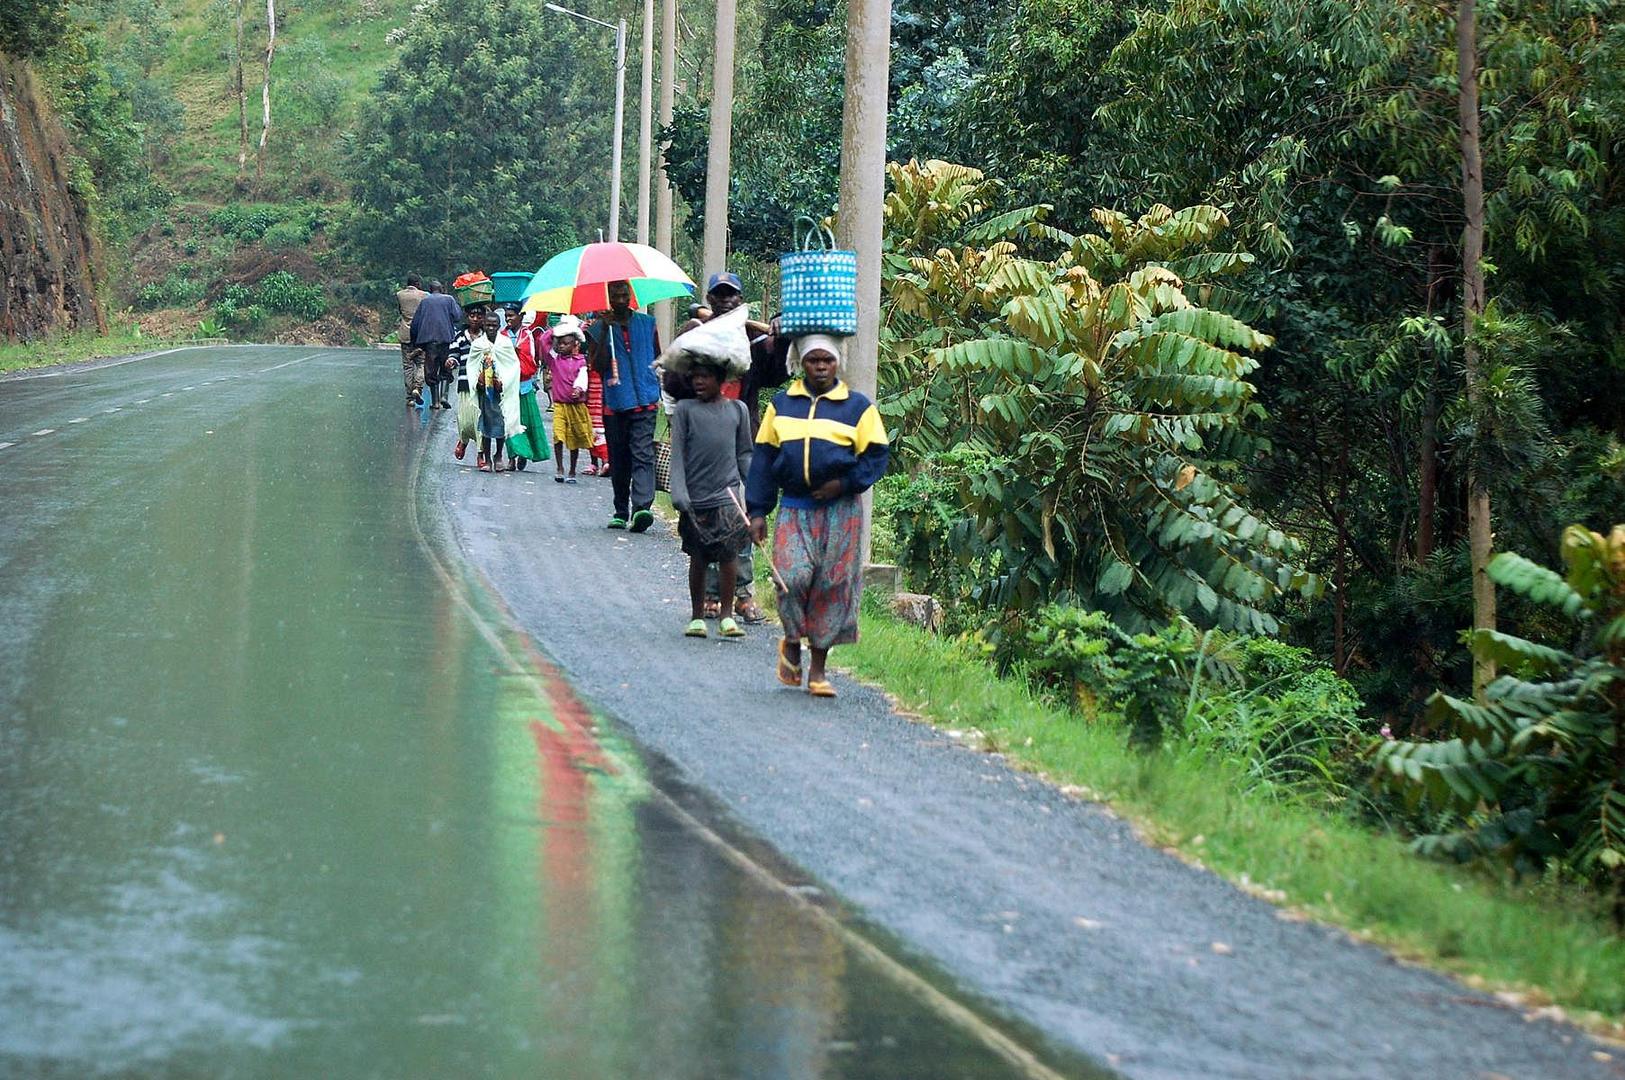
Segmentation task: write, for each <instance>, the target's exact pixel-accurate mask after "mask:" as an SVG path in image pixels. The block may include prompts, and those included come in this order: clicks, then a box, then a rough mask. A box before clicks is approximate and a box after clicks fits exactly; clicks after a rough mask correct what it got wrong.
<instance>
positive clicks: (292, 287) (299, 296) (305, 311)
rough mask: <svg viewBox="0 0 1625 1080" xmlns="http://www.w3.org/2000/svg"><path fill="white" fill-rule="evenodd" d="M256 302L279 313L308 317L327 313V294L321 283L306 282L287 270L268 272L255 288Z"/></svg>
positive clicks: (312, 317)
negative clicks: (323, 290)
mask: <svg viewBox="0 0 1625 1080" xmlns="http://www.w3.org/2000/svg"><path fill="white" fill-rule="evenodd" d="M254 298H255V301H256V303H258V304H260V305H262V306H264V307H265V309H266V310H267V311H273V312H276V313H277V314H279V315H299V316H302V317H304V318H307V319H315V318H320V317H321V316H323V315H325V314H327V296H326V294H325V293H323V292H322V287H321V286H320V285H313V284H306V283H305V282H303V281H300V280H299V278H298V276H297V275H294V274H291V273H289V272H288V271H286V270H278V271H277V272H276V273H274V274H267V275H266V276H265V277H264V278H263V279H262V280H261V281H260V284H259V288H258V289H256V290H255V293H254Z"/></svg>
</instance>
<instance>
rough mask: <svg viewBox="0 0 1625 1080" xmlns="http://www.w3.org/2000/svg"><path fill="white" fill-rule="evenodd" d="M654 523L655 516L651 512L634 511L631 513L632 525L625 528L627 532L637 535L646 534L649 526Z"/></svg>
mask: <svg viewBox="0 0 1625 1080" xmlns="http://www.w3.org/2000/svg"><path fill="white" fill-rule="evenodd" d="M654 523H655V516H654V514H653V513H652V512H650V511H648V510H634V511H633V512H632V524H630V525H628V526H627V530H628V531H630V532H637V533H640V532H647V531H648V528H649V526H651V525H653V524H654Z"/></svg>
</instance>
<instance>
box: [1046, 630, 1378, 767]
mask: <svg viewBox="0 0 1625 1080" xmlns="http://www.w3.org/2000/svg"><path fill="white" fill-rule="evenodd" d="M1024 651H1025V663H1026V667H1027V671H1028V673H1029V676H1030V677H1032V678H1034V679H1036V680H1037V681H1039V682H1040V683H1042V684H1043V685H1045V686H1046V687H1048V688H1050V689H1051V690H1056V691H1060V692H1062V693H1064V694H1065V695H1066V696H1067V697H1068V698H1069V699H1070V701H1071V703H1072V704H1073V705H1074V706H1076V707H1077V708H1078V709H1079V710H1080V711H1081V712H1082V713H1083V714H1084V715H1085V716H1088V717H1091V718H1096V717H1110V716H1120V717H1121V718H1122V719H1123V721H1124V722H1125V723H1126V724H1127V725H1128V726H1129V728H1130V730H1131V732H1132V733H1133V735H1134V737H1135V738H1136V740H1137V741H1139V742H1140V743H1141V744H1142V745H1146V744H1156V743H1159V742H1162V741H1164V740H1170V739H1178V740H1179V741H1181V742H1183V743H1185V744H1187V745H1192V746H1196V747H1198V748H1200V749H1202V750H1204V751H1206V752H1208V753H1211V754H1213V755H1214V756H1215V757H1218V758H1222V759H1224V760H1226V761H1229V762H1231V763H1234V764H1236V765H1238V766H1239V767H1240V768H1241V770H1242V772H1243V775H1245V776H1247V777H1248V778H1249V779H1250V780H1251V782H1252V783H1254V784H1255V785H1256V786H1258V787H1261V788H1268V789H1272V790H1280V791H1294V792H1300V793H1310V794H1313V795H1315V796H1317V797H1319V798H1323V799H1338V798H1341V797H1342V796H1344V795H1345V794H1347V793H1348V791H1349V790H1350V789H1351V787H1352V785H1353V782H1354V780H1355V779H1356V776H1357V772H1358V770H1359V768H1360V761H1361V753H1362V750H1363V747H1364V745H1365V744H1364V740H1363V738H1362V734H1363V732H1364V731H1365V730H1366V726H1367V725H1366V724H1365V722H1364V721H1362V719H1361V717H1360V712H1361V702H1360V698H1359V695H1357V694H1356V693H1355V692H1354V688H1353V687H1351V686H1350V685H1349V684H1348V683H1347V682H1346V681H1345V680H1343V679H1341V678H1339V677H1338V676H1337V675H1336V673H1334V672H1333V671H1332V670H1331V669H1330V668H1328V667H1326V666H1325V665H1324V664H1321V663H1319V662H1318V661H1316V660H1315V659H1314V657H1313V656H1312V655H1311V654H1310V653H1309V652H1308V651H1307V650H1304V649H1299V648H1296V647H1294V646H1291V645H1284V644H1282V643H1281V642H1278V641H1274V640H1272V639H1269V638H1257V637H1230V636H1228V635H1225V634H1223V633H1220V632H1218V631H1213V630H1209V631H1206V632H1203V631H1200V630H1198V629H1197V628H1196V627H1195V626H1193V625H1192V624H1191V623H1190V622H1189V621H1188V620H1183V619H1176V620H1174V621H1173V622H1171V623H1169V624H1168V625H1166V626H1164V627H1161V628H1160V629H1158V630H1156V631H1153V632H1145V633H1138V634H1130V633H1127V632H1125V631H1124V630H1122V629H1121V628H1120V627H1118V626H1117V625H1116V624H1115V623H1114V622H1113V621H1112V620H1111V618H1110V617H1109V616H1107V615H1106V614H1105V613H1104V612H1100V611H1085V610H1082V609H1080V608H1074V607H1061V606H1051V607H1047V608H1044V609H1042V610H1041V611H1039V612H1038V614H1037V616H1036V617H1035V618H1034V619H1033V620H1032V621H1031V624H1030V626H1029V629H1028V631H1027V634H1026V637H1025V650H1024Z"/></svg>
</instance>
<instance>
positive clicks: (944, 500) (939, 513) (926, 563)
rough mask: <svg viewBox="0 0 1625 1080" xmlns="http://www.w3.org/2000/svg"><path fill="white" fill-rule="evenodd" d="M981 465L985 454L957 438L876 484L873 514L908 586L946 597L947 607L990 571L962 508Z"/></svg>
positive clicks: (955, 605)
mask: <svg viewBox="0 0 1625 1080" xmlns="http://www.w3.org/2000/svg"><path fill="white" fill-rule="evenodd" d="M986 467H987V454H986V453H985V452H984V451H981V450H979V449H978V448H976V447H974V446H971V445H970V444H968V443H962V444H960V445H959V446H956V447H954V448H952V449H950V450H948V451H945V452H944V453H940V454H933V455H932V456H931V457H930V458H927V459H925V460H923V461H921V462H919V464H918V465H917V466H916V467H915V468H914V469H913V470H912V471H910V472H907V473H895V474H893V475H890V476H887V477H886V478H885V479H883V480H882V481H881V482H880V484H878V485H877V486H876V488H875V518H876V519H877V521H878V522H879V523H880V528H881V529H882V530H885V529H888V528H889V530H890V539H891V541H892V544H891V551H890V554H891V556H892V557H893V558H894V559H895V560H896V561H897V564H898V565H899V566H900V567H902V569H903V571H904V573H905V574H906V575H907V577H908V581H909V583H910V585H911V586H912V587H913V588H915V589H917V590H918V591H920V592H927V593H931V594H932V595H933V596H936V597H938V598H940V599H942V600H944V601H946V604H945V606H946V607H947V609H948V610H949V611H950V612H956V611H957V610H958V609H960V608H961V607H962V606H963V605H962V604H961V603H960V602H961V601H966V600H970V599H974V598H975V597H976V595H977V590H978V587H979V586H981V585H982V584H983V583H984V582H985V581H986V580H987V579H988V578H989V577H990V576H991V575H990V573H989V566H988V560H987V559H986V558H984V557H982V556H981V555H980V554H979V552H981V551H982V550H984V545H981V544H978V543H975V542H974V537H972V536H970V535H968V530H970V529H971V528H972V526H973V522H972V521H971V518H970V516H969V515H968V514H967V513H966V511H965V490H966V487H967V485H968V483H969V479H968V478H969V477H970V476H971V475H972V474H973V473H976V472H978V471H983V470H985V469H986ZM966 614H968V615H969V614H972V613H970V612H967V613H966Z"/></svg>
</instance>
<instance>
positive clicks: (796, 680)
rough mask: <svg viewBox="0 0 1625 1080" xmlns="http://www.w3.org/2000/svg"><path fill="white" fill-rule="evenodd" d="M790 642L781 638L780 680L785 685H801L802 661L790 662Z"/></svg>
mask: <svg viewBox="0 0 1625 1080" xmlns="http://www.w3.org/2000/svg"><path fill="white" fill-rule="evenodd" d="M788 646H789V642H787V641H785V640H784V639H783V638H780V639H779V681H780V682H781V683H783V684H784V685H785V686H794V687H800V686H801V661H800V660H797V661H796V662H795V663H793V664H792V663H791V662H790V657H789V655H788Z"/></svg>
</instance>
